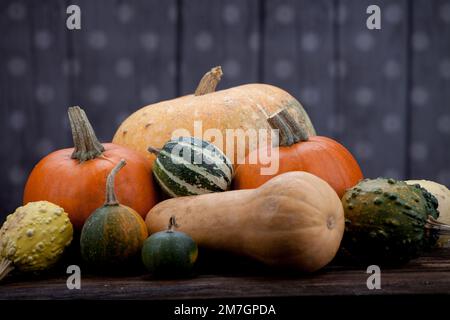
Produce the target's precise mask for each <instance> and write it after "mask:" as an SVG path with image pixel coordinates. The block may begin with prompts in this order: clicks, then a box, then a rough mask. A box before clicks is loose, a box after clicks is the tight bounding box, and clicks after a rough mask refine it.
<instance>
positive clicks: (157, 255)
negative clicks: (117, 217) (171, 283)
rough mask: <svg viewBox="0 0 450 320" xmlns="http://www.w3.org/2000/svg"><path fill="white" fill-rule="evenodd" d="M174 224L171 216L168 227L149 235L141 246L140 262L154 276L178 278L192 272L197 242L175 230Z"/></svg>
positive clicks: (196, 253) (173, 218)
mask: <svg viewBox="0 0 450 320" xmlns="http://www.w3.org/2000/svg"><path fill="white" fill-rule="evenodd" d="M176 226H177V225H176V221H175V217H174V216H172V217H171V218H170V221H169V227H168V229H167V230H166V231H160V232H157V233H154V234H153V235H151V236H150V237H149V238H148V239H147V240H145V242H144V246H143V247H142V262H143V263H144V265H145V267H146V268H147V269H148V271H150V273H151V274H152V275H154V276H156V277H165V278H180V277H186V276H189V275H190V274H191V273H192V269H193V267H194V264H195V261H196V260H197V256H198V248H197V244H196V243H195V241H194V240H193V239H192V238H191V237H190V236H188V235H187V234H186V233H184V232H178V231H175V230H174V228H175V227H176Z"/></svg>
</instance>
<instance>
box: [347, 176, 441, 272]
mask: <svg viewBox="0 0 450 320" xmlns="http://www.w3.org/2000/svg"><path fill="white" fill-rule="evenodd" d="M342 203H343V206H344V211H345V219H346V229H345V235H344V241H343V247H344V248H345V249H346V251H348V252H349V253H350V254H351V255H352V256H354V257H356V258H358V259H359V260H361V261H362V262H367V263H374V264H385V265H396V264H401V263H404V262H407V261H408V260H410V259H412V258H414V257H417V256H418V255H419V254H420V253H421V252H423V251H424V250H426V249H428V248H430V247H432V246H433V245H434V244H435V243H436V239H437V236H438V233H440V232H441V229H442V231H443V232H445V230H447V229H448V227H446V226H443V225H442V224H440V223H438V222H437V221H436V219H437V218H438V216H439V212H438V211H437V209H436V208H437V206H438V203H437V200H436V198H435V197H434V196H433V195H432V194H430V193H429V192H427V191H426V190H425V189H423V188H421V187H420V186H419V185H414V186H411V185H408V184H406V183H405V182H404V181H398V180H394V179H386V178H378V179H365V180H363V181H361V182H360V183H358V184H357V185H356V186H355V187H353V188H351V189H349V190H348V191H347V192H346V193H345V195H344V196H343V198H342Z"/></svg>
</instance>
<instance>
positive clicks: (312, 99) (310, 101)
mask: <svg viewBox="0 0 450 320" xmlns="http://www.w3.org/2000/svg"><path fill="white" fill-rule="evenodd" d="M300 100H301V102H304V103H305V104H306V105H317V104H318V103H319V100H320V92H319V90H318V89H317V88H315V87H304V88H303V89H300Z"/></svg>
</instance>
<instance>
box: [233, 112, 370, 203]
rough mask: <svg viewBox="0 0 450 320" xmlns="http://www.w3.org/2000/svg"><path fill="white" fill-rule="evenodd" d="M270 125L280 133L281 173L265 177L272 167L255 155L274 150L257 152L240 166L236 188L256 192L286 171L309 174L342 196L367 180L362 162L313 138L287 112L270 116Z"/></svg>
mask: <svg viewBox="0 0 450 320" xmlns="http://www.w3.org/2000/svg"><path fill="white" fill-rule="evenodd" d="M268 122H269V123H270V125H271V127H272V128H273V129H278V130H279V133H280V143H279V145H280V147H279V149H278V151H279V168H278V171H277V172H276V173H274V174H269V175H264V174H261V169H262V168H264V167H266V168H267V167H269V166H270V164H263V163H262V161H261V160H260V158H258V154H254V153H255V152H258V153H259V154H267V155H271V153H272V152H273V150H274V149H272V147H269V149H267V148H266V149H264V150H262V152H261V150H259V151H258V150H255V151H253V153H250V154H249V155H248V156H247V158H246V160H245V163H243V164H241V165H239V166H238V168H237V170H236V176H235V180H234V187H235V189H254V188H257V187H259V186H261V185H262V184H264V182H266V181H268V180H269V179H271V178H272V177H274V176H276V175H279V174H282V173H284V172H288V171H306V172H309V173H312V174H314V175H316V176H318V177H320V178H322V179H323V180H325V181H326V182H328V183H329V184H330V185H331V187H333V189H334V190H335V191H336V193H337V194H338V195H339V197H342V196H343V195H344V193H345V190H346V189H348V188H351V187H353V186H354V185H355V184H357V183H358V181H360V180H361V179H362V178H363V175H362V172H361V169H360V167H359V165H358V163H357V162H356V160H355V158H353V156H352V155H351V153H350V152H349V151H348V150H347V149H346V148H345V147H344V146H342V145H341V144H340V143H338V142H336V141H334V140H333V139H330V138H327V137H321V136H313V137H310V136H309V135H308V133H307V132H306V131H305V130H303V128H302V127H301V126H299V125H298V124H297V123H296V122H295V121H293V120H292V118H291V117H290V115H289V113H288V112H287V111H286V110H282V111H280V112H279V113H277V114H275V115H274V116H272V117H270V118H269V119H268ZM251 159H255V160H256V163H250V160H251ZM253 162H255V161H253Z"/></svg>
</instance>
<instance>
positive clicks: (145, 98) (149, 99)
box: [141, 85, 159, 104]
mask: <svg viewBox="0 0 450 320" xmlns="http://www.w3.org/2000/svg"><path fill="white" fill-rule="evenodd" d="M158 99H159V90H158V88H156V87H155V86H153V85H149V86H147V87H145V88H143V89H142V90H141V101H142V102H143V103H145V104H150V103H153V102H156V101H158Z"/></svg>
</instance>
